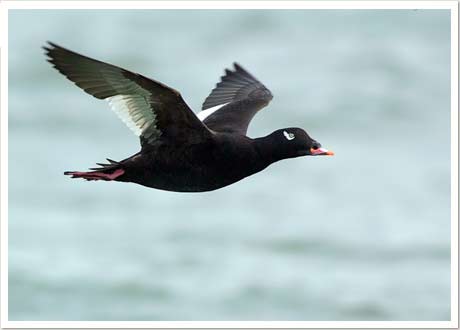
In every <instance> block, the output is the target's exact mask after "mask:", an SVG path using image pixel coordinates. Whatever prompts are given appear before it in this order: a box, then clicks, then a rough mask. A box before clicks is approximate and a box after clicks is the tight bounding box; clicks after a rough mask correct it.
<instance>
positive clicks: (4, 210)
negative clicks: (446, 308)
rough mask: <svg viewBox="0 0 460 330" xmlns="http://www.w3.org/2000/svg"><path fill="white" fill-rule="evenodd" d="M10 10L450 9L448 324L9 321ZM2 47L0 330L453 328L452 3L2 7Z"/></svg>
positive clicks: (455, 66)
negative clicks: (108, 329) (449, 253)
mask: <svg viewBox="0 0 460 330" xmlns="http://www.w3.org/2000/svg"><path fill="white" fill-rule="evenodd" d="M10 9H450V10H451V72H452V76H451V135H452V139H451V209H452V210H451V221H452V222H451V321H443V322H435V321H428V322H412V321H410V322H409V321H403V322H400V321H394V322H393V321H375V322H368V321H360V322H354V321H353V322H352V321H343V322H342V321H334V322H330V321H314V322H313V321H282V322H280V321H270V322H269V321H247V322H246V321H245V322H225V321H212V322H208V321H194V322H188V321H161V322H159V321H151V322H150V321H149V322H144V321H142V322H141V321H134V322H131V321H121V322H107V321H96V322H94V321H93V322H86V321H77V322H71V321H65V322H62V321H58V322H54V321H53V322H33V321H9V320H7V315H8V285H7V284H8V258H7V256H8V222H7V220H6V219H7V218H8V111H6V109H8V72H7V70H8V33H7V31H8V10H10ZM0 24H1V30H2V34H1V35H0V38H1V39H0V47H1V53H0V54H1V55H0V56H1V80H0V81H1V94H0V95H1V109H2V110H1V121H0V128H1V132H0V137H1V157H0V168H1V187H0V188H1V189H0V195H1V220H2V221H1V227H0V229H1V233H0V235H1V236H0V238H1V243H0V248H1V269H2V272H1V282H0V284H1V300H0V303H1V314H0V315H1V316H2V319H1V324H0V326H1V327H2V328H308V327H314V328H419V329H421V328H458V222H457V220H458V3H457V2H456V1H308V2H306V1H244V2H243V1H213V2H210V1H157V2H145V1H131V2H128V1H126V2H121V1H91V2H90V1H61V2H57V1H14V2H13V1H4V2H2V3H0Z"/></svg>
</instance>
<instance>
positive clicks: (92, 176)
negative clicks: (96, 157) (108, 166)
mask: <svg viewBox="0 0 460 330" xmlns="http://www.w3.org/2000/svg"><path fill="white" fill-rule="evenodd" d="M124 173H125V171H124V170H123V169H121V168H119V169H116V170H115V171H114V172H113V173H103V172H98V171H94V172H71V171H69V172H64V174H65V175H71V176H72V178H73V179H74V178H82V179H86V180H88V181H93V180H104V181H112V180H115V179H116V178H118V177H119V176H120V175H123V174H124Z"/></svg>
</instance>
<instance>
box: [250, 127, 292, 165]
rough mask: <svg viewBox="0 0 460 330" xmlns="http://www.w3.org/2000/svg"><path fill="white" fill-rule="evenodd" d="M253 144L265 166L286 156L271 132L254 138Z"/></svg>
mask: <svg viewBox="0 0 460 330" xmlns="http://www.w3.org/2000/svg"><path fill="white" fill-rule="evenodd" d="M254 145H255V147H256V150H257V152H258V154H259V157H260V158H261V159H262V161H263V163H264V164H265V166H268V165H270V164H273V163H274V162H277V161H279V160H281V159H285V158H287V157H286V155H284V154H283V150H282V149H281V148H280V146H279V144H277V143H276V140H275V138H274V136H273V135H272V134H270V135H267V136H264V137H261V138H257V139H254Z"/></svg>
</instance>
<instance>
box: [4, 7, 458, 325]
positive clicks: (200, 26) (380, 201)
mask: <svg viewBox="0 0 460 330" xmlns="http://www.w3.org/2000/svg"><path fill="white" fill-rule="evenodd" d="M9 29H10V30H9V319H10V320H448V319H450V154H449V150H450V101H449V97H450V95H449V94H450V64H449V63H450V17H449V12H448V11H427V10H400V11H399V10H398V11H396V10H375V11H369V10H345V11H340V10H333V11H324V10H310V11H290V10H289V11H288V10H286V11H255V10H253V11H237V10H235V11H209V10H208V11H148V10H142V11H141V10H139V11H46V10H42V11H13V12H12V13H11V15H10V21H9ZM46 40H51V41H53V42H56V43H58V44H62V45H63V46H66V47H68V48H71V49H74V50H76V51H79V52H82V53H84V54H87V55H89V56H92V57H96V58H98V59H101V60H105V61H109V62H111V63H115V64H118V65H120V66H123V67H126V68H128V69H131V70H133V71H137V72H141V73H143V74H144V75H147V76H150V77H154V78H156V79H157V80H160V81H162V82H164V83H166V84H168V85H170V86H173V87H174V88H176V89H178V90H180V91H181V93H182V95H183V97H184V99H185V100H186V101H187V102H188V104H189V105H190V106H191V107H192V108H193V109H194V110H195V111H198V110H199V108H200V105H201V103H202V102H203V100H204V98H205V97H206V96H207V95H208V93H209V92H210V90H211V89H212V88H213V86H214V84H215V83H216V82H217V81H218V79H219V77H220V75H221V74H222V72H223V69H224V68H225V67H226V66H229V65H230V64H231V63H232V62H233V61H238V62H240V63H241V64H242V65H244V66H245V67H246V68H247V69H248V70H250V71H251V72H252V73H253V74H254V75H255V76H256V77H258V78H259V79H260V80H261V81H263V82H264V83H265V84H266V85H267V87H269V88H270V89H271V91H272V92H273V94H274V95H275V98H274V99H273V101H272V103H271V104H270V106H269V107H268V108H266V109H265V110H263V111H262V112H261V113H259V114H258V115H257V116H256V118H255V119H254V121H253V123H252V124H251V126H250V129H249V135H250V136H252V137H257V136H262V135H266V134H269V133H270V132H272V131H274V130H275V129H278V128H282V127H289V126H299V127H303V128H305V129H306V130H307V131H308V132H309V133H310V135H311V136H313V137H314V138H315V139H317V140H318V141H320V142H321V143H322V144H323V146H324V147H326V148H329V149H332V150H334V151H335V152H336V156H335V157H316V158H309V157H304V158H298V159H293V160H287V161H282V162H279V163H276V164H274V165H272V166H271V167H269V168H268V169H266V170H265V171H263V172H262V173H259V174H256V175H254V176H251V177H249V178H247V179H245V180H243V181H241V182H238V183H237V184H234V185H232V186H229V187H227V188H224V189H221V190H217V191H214V192H210V193H201V194H181V193H170V192H164V191H158V190H153V189H147V188H144V187H142V186H137V185H134V184H123V183H110V182H84V181H82V180H71V179H69V178H68V177H65V176H64V175H62V172H63V171H64V170H84V169H86V168H88V167H92V166H93V165H94V164H95V162H100V161H103V160H104V159H105V157H109V158H112V159H116V160H117V159H122V158H124V157H127V156H129V155H131V154H133V153H135V152H137V151H138V149H139V143H138V140H137V138H136V137H135V136H134V135H133V134H131V132H130V131H129V129H127V128H126V127H125V126H124V125H123V123H122V122H120V121H119V120H118V119H117V118H116V116H115V115H114V114H113V113H112V112H111V111H110V110H109V108H108V105H107V104H106V103H105V102H103V101H99V100H96V99H94V98H91V97H90V96H89V95H87V94H85V93H83V92H82V91H81V90H79V89H78V88H77V87H75V86H74V85H72V84H71V83H70V82H69V81H67V80H66V79H64V78H63V77H62V76H60V75H59V74H58V73H57V72H56V71H55V70H54V69H52V68H51V66H50V65H49V64H48V63H47V62H46V61H45V57H44V56H43V52H42V50H41V49H40V47H41V46H42V45H43V44H44V42H45V41H46Z"/></svg>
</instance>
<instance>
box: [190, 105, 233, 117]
mask: <svg viewBox="0 0 460 330" xmlns="http://www.w3.org/2000/svg"><path fill="white" fill-rule="evenodd" d="M229 103H230V102H227V103H224V104H219V105H216V106H215V107H212V108H209V109H206V110H203V111H200V112H198V113H197V114H196V116H197V117H198V119H199V120H201V121H203V120H205V119H206V118H207V117H209V116H210V115H212V114H213V113H214V112H216V111H217V110H219V109H220V108H222V107H223V106H226V105H227V104H229Z"/></svg>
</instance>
